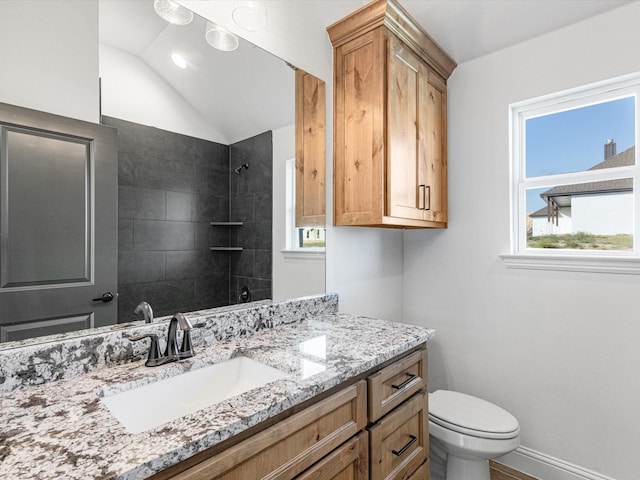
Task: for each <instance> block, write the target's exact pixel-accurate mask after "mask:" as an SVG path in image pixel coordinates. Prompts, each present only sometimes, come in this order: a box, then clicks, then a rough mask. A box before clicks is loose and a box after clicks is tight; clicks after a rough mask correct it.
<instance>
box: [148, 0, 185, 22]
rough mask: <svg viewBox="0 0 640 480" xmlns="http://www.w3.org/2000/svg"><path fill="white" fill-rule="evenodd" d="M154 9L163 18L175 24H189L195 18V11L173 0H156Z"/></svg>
mask: <svg viewBox="0 0 640 480" xmlns="http://www.w3.org/2000/svg"><path fill="white" fill-rule="evenodd" d="M153 9H154V10H155V11H156V13H157V14H158V15H160V17H161V18H162V19H163V20H166V21H167V22H169V23H173V24H174V25H188V24H189V23H191V21H192V20H193V12H192V11H191V10H187V9H186V8H184V7H183V6H182V5H178V4H177V3H176V2H174V1H173V0H154V2H153Z"/></svg>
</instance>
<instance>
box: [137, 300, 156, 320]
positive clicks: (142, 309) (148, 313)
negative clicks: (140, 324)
mask: <svg viewBox="0 0 640 480" xmlns="http://www.w3.org/2000/svg"><path fill="white" fill-rule="evenodd" d="M133 313H141V314H142V315H144V323H153V310H152V309H151V305H149V304H148V303H147V302H140V303H139V304H138V306H137V307H136V308H135V310H134V311H133Z"/></svg>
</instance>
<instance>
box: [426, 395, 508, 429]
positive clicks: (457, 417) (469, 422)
mask: <svg viewBox="0 0 640 480" xmlns="http://www.w3.org/2000/svg"><path fill="white" fill-rule="evenodd" d="M429 417H430V419H431V420H432V421H434V422H436V423H438V424H440V425H441V426H443V427H445V428H451V429H453V430H457V431H460V432H462V433H467V434H470V435H474V434H475V435H476V436H479V437H487V438H497V437H507V436H511V437H513V436H515V434H517V433H518V431H519V429H520V426H519V424H518V420H517V419H516V418H515V417H514V416H513V415H511V414H510V413H509V412H507V411H506V410H504V409H502V408H500V407H498V406H497V405H494V404H493V403H490V402H487V401H485V400H481V399H479V398H476V397H472V396H471V395H466V394H464V393H459V392H451V391H449V390H437V391H435V392H433V393H432V394H430V395H429Z"/></svg>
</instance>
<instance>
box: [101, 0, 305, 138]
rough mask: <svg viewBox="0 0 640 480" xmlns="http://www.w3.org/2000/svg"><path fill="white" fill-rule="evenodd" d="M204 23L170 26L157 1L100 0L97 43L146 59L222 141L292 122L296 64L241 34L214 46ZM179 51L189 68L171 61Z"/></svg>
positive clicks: (148, 64)
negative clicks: (229, 45) (231, 47)
mask: <svg viewBox="0 0 640 480" xmlns="http://www.w3.org/2000/svg"><path fill="white" fill-rule="evenodd" d="M205 24H206V21H205V20H204V19H203V18H201V17H199V16H197V15H194V19H193V22H191V23H190V24H189V25H186V26H178V25H171V24H169V23H167V22H165V21H164V20H162V19H161V18H160V17H159V16H158V15H156V13H155V11H154V9H153V0H99V36H100V43H102V44H104V45H107V46H109V47H112V48H115V49H118V50H120V51H122V52H125V53H126V54H129V55H132V56H134V57H136V58H137V59H138V60H139V61H141V62H143V63H144V64H145V65H146V66H147V67H149V68H150V69H151V70H152V71H153V72H154V73H155V74H156V75H157V76H158V77H160V78H161V79H162V80H163V81H164V82H165V83H166V84H168V85H169V86H170V88H171V89H173V90H174V91H175V92H176V93H177V94H178V96H179V97H181V98H182V99H183V100H184V101H185V102H186V103H187V104H188V105H189V106H190V107H191V108H192V109H193V110H194V111H195V112H197V113H198V114H199V115H200V116H201V117H202V118H204V119H205V120H206V121H207V122H208V124H209V125H212V126H213V127H212V129H213V130H215V131H217V132H219V133H220V134H221V136H222V137H221V138H220V139H219V140H220V141H221V142H222V143H226V144H231V143H234V142H237V141H239V140H243V139H245V138H249V137H251V136H254V135H257V134H259V133H262V132H264V131H266V130H271V129H275V128H280V127H283V126H286V125H291V124H292V123H293V122H294V108H295V107H294V105H295V99H294V71H293V69H292V68H291V67H289V66H288V65H287V64H286V63H285V62H284V61H282V60H280V59H279V58H277V57H275V56H273V55H271V54H269V53H267V52H265V51H264V50H262V49H260V48H258V47H256V46H254V45H252V44H251V43H249V42H246V41H242V40H241V42H240V46H239V47H238V49H237V50H235V51H233V52H222V51H219V50H216V49H215V48H213V47H211V46H210V45H209V44H208V43H207V42H206V40H205ZM174 52H177V53H180V54H181V55H182V56H183V57H184V58H185V60H186V62H187V68H185V69H180V68H178V67H177V66H176V65H175V64H174V63H173V62H172V61H171V54H172V53H174ZM100 61H105V60H104V59H103V58H101V59H100ZM125 65H126V64H125Z"/></svg>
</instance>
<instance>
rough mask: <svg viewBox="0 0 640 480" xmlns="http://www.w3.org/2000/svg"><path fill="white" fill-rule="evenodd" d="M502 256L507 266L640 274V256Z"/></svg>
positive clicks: (563, 270) (530, 268)
mask: <svg viewBox="0 0 640 480" xmlns="http://www.w3.org/2000/svg"><path fill="white" fill-rule="evenodd" d="M500 258H502V261H503V262H504V264H505V266H506V267H507V268H518V269H526V270H556V271H562V272H593V273H620V274H628V275H640V258H638V257H631V256H628V257H625V256H620V257H602V256H583V255H558V254H545V255H535V254H526V255H525V254H510V255H500Z"/></svg>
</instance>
